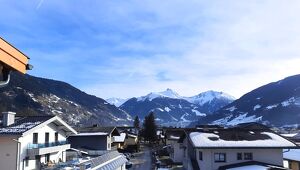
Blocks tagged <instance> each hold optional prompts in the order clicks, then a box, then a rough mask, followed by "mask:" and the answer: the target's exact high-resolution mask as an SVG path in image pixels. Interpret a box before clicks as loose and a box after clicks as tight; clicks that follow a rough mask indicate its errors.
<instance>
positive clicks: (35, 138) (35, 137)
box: [32, 133, 38, 144]
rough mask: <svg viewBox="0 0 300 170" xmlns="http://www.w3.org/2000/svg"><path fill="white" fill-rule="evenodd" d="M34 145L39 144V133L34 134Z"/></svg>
mask: <svg viewBox="0 0 300 170" xmlns="http://www.w3.org/2000/svg"><path fill="white" fill-rule="evenodd" d="M32 143H33V144H38V133H33V139H32Z"/></svg>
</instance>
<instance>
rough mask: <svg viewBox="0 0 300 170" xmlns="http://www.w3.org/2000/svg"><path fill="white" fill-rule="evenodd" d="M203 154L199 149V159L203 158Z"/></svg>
mask: <svg viewBox="0 0 300 170" xmlns="http://www.w3.org/2000/svg"><path fill="white" fill-rule="evenodd" d="M202 156H203V155H202V152H201V151H199V160H201V161H202V160H203V157H202Z"/></svg>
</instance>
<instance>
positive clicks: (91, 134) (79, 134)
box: [70, 132, 108, 136]
mask: <svg viewBox="0 0 300 170" xmlns="http://www.w3.org/2000/svg"><path fill="white" fill-rule="evenodd" d="M107 135H108V133H105V132H86V133H78V134H77V135H70V136H107Z"/></svg>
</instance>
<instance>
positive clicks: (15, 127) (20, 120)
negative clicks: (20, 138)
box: [0, 116, 54, 135]
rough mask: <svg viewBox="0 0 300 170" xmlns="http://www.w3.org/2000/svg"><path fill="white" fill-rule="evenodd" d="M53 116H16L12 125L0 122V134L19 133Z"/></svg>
mask: <svg viewBox="0 0 300 170" xmlns="http://www.w3.org/2000/svg"><path fill="white" fill-rule="evenodd" d="M53 117H54V116H26V117H16V118H15V123H14V124H12V125H9V126H7V127H5V126H3V124H2V123H1V124H0V135H21V134H23V133H24V132H26V131H28V130H30V129H32V128H34V127H36V126H38V125H40V124H42V123H43V122H45V121H47V120H49V119H51V118H53ZM1 120H2V119H1Z"/></svg>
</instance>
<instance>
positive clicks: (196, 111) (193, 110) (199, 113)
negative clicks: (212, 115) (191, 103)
mask: <svg viewBox="0 0 300 170" xmlns="http://www.w3.org/2000/svg"><path fill="white" fill-rule="evenodd" d="M192 112H194V113H195V114H196V115H197V116H206V114H205V113H201V112H199V111H198V110H195V109H192Z"/></svg>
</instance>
